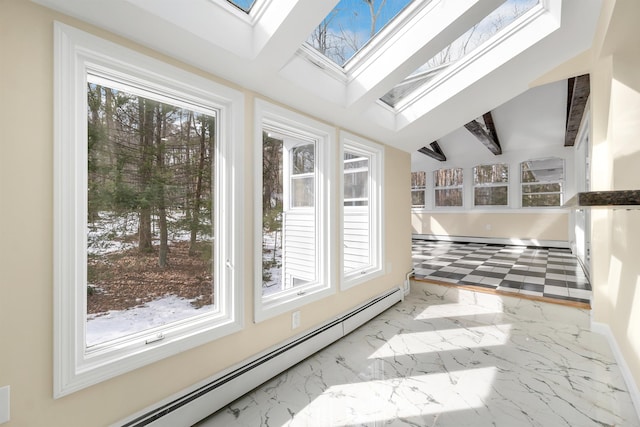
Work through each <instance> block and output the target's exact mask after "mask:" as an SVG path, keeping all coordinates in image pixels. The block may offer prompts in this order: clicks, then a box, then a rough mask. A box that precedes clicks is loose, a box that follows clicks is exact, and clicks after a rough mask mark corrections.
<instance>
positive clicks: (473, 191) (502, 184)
mask: <svg viewBox="0 0 640 427" xmlns="http://www.w3.org/2000/svg"><path fill="white" fill-rule="evenodd" d="M494 165H506V166H507V182H492V183H485V184H476V181H475V179H476V168H478V167H481V166H494ZM471 179H472V180H473V185H472V187H471V199H472V200H471V203H472V204H473V207H474V208H479V209H489V210H493V209H504V208H508V207H509V206H511V196H510V193H511V165H510V164H509V163H483V164H481V165H476V166H474V167H473V168H472V169H471ZM487 187H492V188H495V187H506V188H507V203H506V204H504V205H477V204H476V188H487Z"/></svg>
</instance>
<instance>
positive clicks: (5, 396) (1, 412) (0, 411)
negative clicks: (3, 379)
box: [0, 385, 11, 424]
mask: <svg viewBox="0 0 640 427" xmlns="http://www.w3.org/2000/svg"><path fill="white" fill-rule="evenodd" d="M9 391H10V390H9V386H8V385H6V386H4V387H0V424H4V423H8V422H9V417H10V413H9V407H10V406H11V404H10V394H9Z"/></svg>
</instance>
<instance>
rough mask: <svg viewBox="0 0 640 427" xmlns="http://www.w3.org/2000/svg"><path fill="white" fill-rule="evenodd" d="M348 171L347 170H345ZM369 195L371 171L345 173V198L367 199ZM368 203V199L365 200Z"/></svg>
mask: <svg viewBox="0 0 640 427" xmlns="http://www.w3.org/2000/svg"><path fill="white" fill-rule="evenodd" d="M345 172H346V171H345ZM367 197H369V171H367V170H365V171H362V172H356V173H345V174H344V199H345V202H346V201H347V200H349V199H366V198H367ZM365 204H366V200H365Z"/></svg>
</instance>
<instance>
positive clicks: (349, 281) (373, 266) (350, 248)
mask: <svg viewBox="0 0 640 427" xmlns="http://www.w3.org/2000/svg"><path fill="white" fill-rule="evenodd" d="M341 139H342V159H343V162H342V165H343V167H342V181H343V185H342V189H343V192H342V244H341V247H342V270H343V271H342V274H343V281H342V287H343V288H348V287H351V286H354V285H357V284H359V283H362V282H365V281H367V280H370V279H372V278H373V277H375V276H377V275H379V274H382V265H383V262H382V239H383V236H382V222H381V215H382V182H383V180H382V161H383V149H382V147H381V146H380V145H378V144H374V143H372V142H370V141H367V140H364V139H361V138H358V137H356V136H354V135H350V134H347V133H343V134H342V138H341Z"/></svg>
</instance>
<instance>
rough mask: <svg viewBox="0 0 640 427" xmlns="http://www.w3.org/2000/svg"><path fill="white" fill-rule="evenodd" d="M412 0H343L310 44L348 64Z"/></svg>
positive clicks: (311, 39)
mask: <svg viewBox="0 0 640 427" xmlns="http://www.w3.org/2000/svg"><path fill="white" fill-rule="evenodd" d="M411 1H412V0H389V1H385V0H370V1H361V0H340V2H339V3H338V4H337V5H336V6H335V7H334V8H333V10H332V11H331V12H329V14H328V15H327V16H326V17H325V18H324V19H323V20H322V22H321V23H320V25H318V27H316V29H315V30H313V32H312V33H311V34H310V35H309V37H308V38H307V43H308V44H309V45H311V46H313V47H314V48H315V49H316V50H318V51H319V52H320V53H322V54H323V55H325V56H326V57H328V58H329V59H331V60H332V61H333V62H335V63H336V64H338V65H341V66H342V65H344V64H345V63H346V62H347V61H348V60H349V59H350V58H351V57H352V56H353V55H354V54H355V53H356V52H357V51H358V50H360V48H362V47H363V46H364V45H365V44H366V43H367V42H368V41H369V40H370V39H372V38H373V37H374V36H375V35H376V34H377V33H378V31H380V30H381V29H382V28H383V27H384V26H385V25H386V24H387V23H388V22H390V21H391V20H392V19H393V18H394V17H395V16H396V15H397V14H398V13H399V12H400V11H401V10H402V9H403V8H404V7H405V6H406V5H407V4H409V3H410V2H411Z"/></svg>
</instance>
